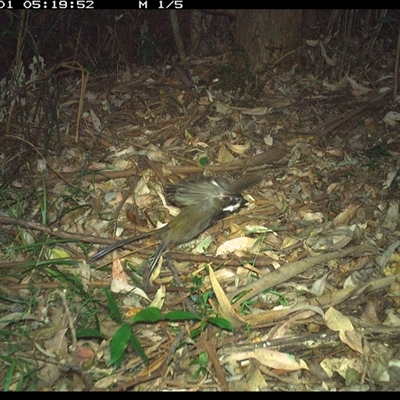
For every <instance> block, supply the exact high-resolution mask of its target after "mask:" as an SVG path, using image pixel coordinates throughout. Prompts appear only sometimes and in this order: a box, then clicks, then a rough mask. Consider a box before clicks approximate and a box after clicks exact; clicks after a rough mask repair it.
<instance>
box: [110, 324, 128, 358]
mask: <svg viewBox="0 0 400 400" xmlns="http://www.w3.org/2000/svg"><path fill="white" fill-rule="evenodd" d="M131 337H132V330H131V327H130V325H128V324H124V325H122V326H121V328H119V329H118V330H117V331H116V332H115V333H114V336H113V337H112V339H111V343H110V353H111V355H110V361H109V362H108V365H112V364H119V363H120V362H121V360H122V359H123V356H124V355H125V350H126V348H127V346H128V343H129V341H130V340H131Z"/></svg>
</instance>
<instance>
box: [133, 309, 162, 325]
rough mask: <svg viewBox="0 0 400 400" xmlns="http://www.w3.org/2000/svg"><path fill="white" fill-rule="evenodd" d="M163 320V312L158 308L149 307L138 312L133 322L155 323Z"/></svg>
mask: <svg viewBox="0 0 400 400" xmlns="http://www.w3.org/2000/svg"><path fill="white" fill-rule="evenodd" d="M160 319H161V311H160V310H159V309H158V308H157V307H148V308H145V309H144V310H142V311H140V312H138V313H137V314H136V315H135V316H134V317H133V319H132V322H148V323H153V322H157V321H159V320H160Z"/></svg>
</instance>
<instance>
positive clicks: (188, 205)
mask: <svg viewBox="0 0 400 400" xmlns="http://www.w3.org/2000/svg"><path fill="white" fill-rule="evenodd" d="M260 180H261V177H258V176H255V177H254V176H253V177H249V178H242V179H240V180H238V181H236V182H228V181H226V180H225V179H222V178H215V179H214V178H203V179H198V180H194V181H179V182H177V183H175V184H171V185H168V186H167V187H166V188H165V193H166V196H167V198H168V200H169V201H170V202H171V203H173V204H175V205H177V206H181V207H183V208H182V210H181V211H180V213H179V214H178V215H177V216H176V217H174V218H173V219H172V220H171V221H170V222H169V223H168V224H167V225H165V226H163V227H162V228H159V229H155V230H152V231H149V232H146V233H142V234H139V235H136V236H132V237H128V238H126V239H123V240H119V241H117V242H115V243H113V244H111V245H109V246H107V247H105V248H103V249H101V250H99V251H98V252H97V253H95V254H94V255H93V256H92V257H91V259H92V260H93V261H96V260H98V259H99V258H101V257H103V256H105V255H106V254H108V253H109V252H110V251H113V250H115V249H118V248H120V247H123V246H125V245H127V244H130V243H132V242H135V241H137V240H139V239H143V238H145V237H148V236H151V235H154V236H156V237H157V238H158V239H159V240H160V245H159V247H158V249H157V251H156V253H155V255H154V257H153V260H152V261H151V263H150V265H149V267H148V271H146V276H147V277H149V276H150V275H151V273H152V271H153V269H154V267H155V266H156V265H157V264H158V261H159V259H160V257H161V255H162V253H163V252H164V251H165V250H166V249H167V248H170V247H172V246H176V245H179V244H182V243H186V242H189V241H191V240H193V239H195V238H196V237H197V236H198V235H200V234H201V233H202V232H203V231H205V230H206V229H207V228H208V227H210V226H211V225H213V224H214V223H215V222H216V221H218V220H219V219H221V218H223V217H225V216H226V215H228V214H231V213H234V212H235V211H237V210H239V209H240V208H241V207H242V206H243V205H245V204H246V201H245V199H244V198H243V196H242V194H241V193H240V190H242V189H244V188H246V187H248V186H251V185H253V184H255V183H256V182H257V181H260Z"/></svg>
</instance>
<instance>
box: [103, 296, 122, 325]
mask: <svg viewBox="0 0 400 400" xmlns="http://www.w3.org/2000/svg"><path fill="white" fill-rule="evenodd" d="M104 294H105V295H106V297H107V305H108V309H109V310H110V312H111V315H112V316H113V318H114V319H115V320H116V321H117V322H119V323H122V322H123V321H122V317H121V313H120V312H119V308H118V305H117V303H116V301H115V299H114V296H113V295H112V293H111V292H110V291H109V290H107V289H104Z"/></svg>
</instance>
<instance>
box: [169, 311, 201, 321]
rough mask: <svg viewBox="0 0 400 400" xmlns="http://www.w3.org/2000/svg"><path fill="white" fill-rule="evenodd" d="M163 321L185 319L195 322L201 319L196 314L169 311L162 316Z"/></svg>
mask: <svg viewBox="0 0 400 400" xmlns="http://www.w3.org/2000/svg"><path fill="white" fill-rule="evenodd" d="M163 319H166V320H168V321H182V320H186V319H190V320H191V319H194V320H195V321H200V320H201V317H200V316H198V315H197V314H193V313H191V312H187V311H171V312H169V313H167V314H165V315H163Z"/></svg>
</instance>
